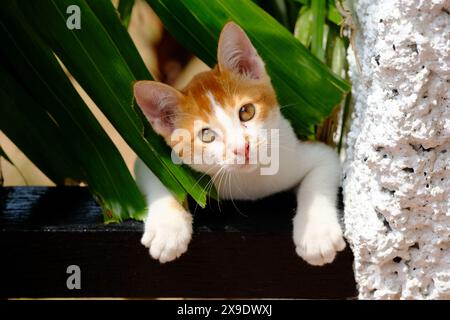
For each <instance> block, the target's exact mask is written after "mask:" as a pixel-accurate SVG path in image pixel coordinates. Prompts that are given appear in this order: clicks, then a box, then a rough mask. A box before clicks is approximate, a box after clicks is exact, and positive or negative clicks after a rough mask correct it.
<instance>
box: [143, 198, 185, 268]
mask: <svg viewBox="0 0 450 320" xmlns="http://www.w3.org/2000/svg"><path fill="white" fill-rule="evenodd" d="M163 209H165V210H161V209H158V210H153V211H150V213H149V216H148V218H147V220H146V222H145V232H144V235H143V236H142V239H141V243H142V244H143V245H144V246H145V247H147V248H149V252H150V255H151V256H152V258H154V259H156V260H159V261H160V262H161V263H165V262H168V261H172V260H174V259H176V258H178V257H180V256H181V255H182V254H183V253H184V252H186V250H187V248H188V245H189V242H190V241H191V237H192V217H191V215H190V214H189V213H187V212H186V211H185V210H184V209H182V208H181V207H180V208H179V209H178V208H177V209H175V208H171V207H168V208H163Z"/></svg>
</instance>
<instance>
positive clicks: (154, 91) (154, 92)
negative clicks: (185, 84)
mask: <svg viewBox="0 0 450 320" xmlns="http://www.w3.org/2000/svg"><path fill="white" fill-rule="evenodd" d="M134 96H135V98H136V101H137V103H138V105H139V107H140V108H141V109H142V111H143V112H144V114H145V116H146V117H147V119H148V120H149V121H150V123H151V125H152V127H153V129H154V130H155V131H156V132H157V133H159V134H160V135H162V136H164V137H166V138H167V137H168V136H169V135H170V134H171V133H172V132H173V130H174V129H175V118H176V114H177V113H178V112H179V106H180V99H181V97H182V94H181V93H180V92H179V91H177V90H176V89H174V88H172V87H170V86H168V85H165V84H162V83H159V82H155V81H138V82H136V83H135V84H134Z"/></svg>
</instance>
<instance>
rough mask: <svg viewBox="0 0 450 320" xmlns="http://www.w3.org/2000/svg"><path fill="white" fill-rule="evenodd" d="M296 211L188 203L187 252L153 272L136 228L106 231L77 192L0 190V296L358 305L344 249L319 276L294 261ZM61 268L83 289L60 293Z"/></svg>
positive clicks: (280, 198) (285, 201)
mask: <svg viewBox="0 0 450 320" xmlns="http://www.w3.org/2000/svg"><path fill="white" fill-rule="evenodd" d="M235 206H236V207H237V208H238V209H239V210H237V209H236V207H235ZM295 206H296V204H295V196H294V195H293V194H290V193H283V194H279V195H275V196H273V197H270V198H267V199H264V200H262V201H258V202H235V203H231V202H225V201H223V202H220V210H219V206H218V204H217V203H216V202H213V201H212V202H211V206H210V207H209V208H208V209H204V210H202V209H200V207H198V208H196V209H195V207H196V206H195V204H191V208H192V211H193V212H194V211H195V213H194V221H195V222H194V236H193V240H192V242H191V244H190V246H189V250H188V252H187V253H185V254H184V255H183V256H182V257H181V258H180V259H178V260H176V261H175V262H171V263H167V264H160V263H159V262H157V261H154V260H152V259H150V257H149V255H148V252H147V249H146V248H144V247H143V246H142V245H141V244H140V241H139V240H140V237H141V233H142V229H143V225H142V223H139V222H136V221H126V222H124V223H122V224H118V225H104V224H103V222H102V215H101V210H100V208H99V207H98V205H97V204H96V203H95V202H94V200H93V199H92V197H91V195H90V194H89V192H88V191H87V190H86V189H85V188H81V187H55V188H46V187H15V188H9V187H6V188H0V252H2V257H3V258H2V261H1V263H0V277H1V279H0V282H1V285H0V297H3V298H7V297H147V298H155V297H196V298H202V297H205V298H216V297H229V298H331V299H334V298H336V299H346V298H354V297H356V295H357V293H356V284H355V280H354V275H353V267H352V263H353V256H352V253H351V251H350V250H349V249H348V248H347V249H346V250H345V251H344V252H341V253H339V254H338V256H337V258H336V260H335V262H334V263H333V264H331V265H328V266H325V267H320V268H319V267H312V266H309V265H307V264H306V263H305V262H303V261H302V260H301V259H300V258H299V257H298V256H297V255H296V254H295V250H294V245H293V242H292V230H291V229H292V226H291V220H292V217H293V213H294V209H295ZM194 209H195V210H194ZM69 265H78V266H79V267H80V268H81V290H69V289H67V287H66V280H67V277H68V276H69V275H68V274H67V273H66V269H67V267H68V266H69Z"/></svg>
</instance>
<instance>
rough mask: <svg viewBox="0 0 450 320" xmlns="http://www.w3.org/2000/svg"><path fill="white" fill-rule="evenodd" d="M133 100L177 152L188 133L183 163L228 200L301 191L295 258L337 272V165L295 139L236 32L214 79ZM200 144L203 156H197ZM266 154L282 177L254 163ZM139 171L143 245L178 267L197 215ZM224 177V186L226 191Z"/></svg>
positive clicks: (158, 88) (223, 41) (225, 36)
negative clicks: (180, 134)
mask: <svg viewBox="0 0 450 320" xmlns="http://www.w3.org/2000/svg"><path fill="white" fill-rule="evenodd" d="M134 95H135V97H136V101H137V103H138V105H139V106H140V107H141V109H142V110H143V112H144V114H145V115H146V117H147V118H148V120H149V121H150V123H151V125H152V126H153V129H154V130H155V131H156V132H157V133H159V134H160V135H162V136H163V137H164V138H165V140H166V142H167V144H168V145H170V146H171V147H172V148H175V147H176V145H177V144H178V147H179V143H180V142H179V140H177V139H173V133H174V132H175V131H177V130H179V129H183V130H184V132H188V133H190V136H191V139H184V141H183V142H182V144H184V145H182V147H183V149H182V150H183V152H179V151H177V154H178V156H179V157H180V159H181V160H182V161H183V162H185V163H187V164H189V165H190V166H191V167H192V168H193V169H195V170H197V171H200V172H203V173H206V174H208V175H210V176H211V178H212V181H213V182H214V184H215V187H216V189H217V191H218V193H219V196H220V197H221V198H222V199H230V198H232V199H243V200H255V199H259V198H262V197H266V196H268V195H271V194H274V193H277V192H280V191H284V190H289V189H294V190H296V193H297V201H298V207H297V213H296V215H295V217H294V219H293V229H294V230H293V238H294V243H295V246H296V252H297V254H298V255H299V256H300V257H302V258H303V259H304V260H306V261H307V262H308V263H310V264H312V265H323V264H325V263H330V262H332V261H333V259H334V257H335V255H336V252H337V251H340V250H343V249H344V247H345V242H344V239H343V237H342V231H341V227H340V225H339V222H338V215H337V208H336V204H337V203H336V202H337V191H338V186H339V176H340V162H339V159H338V156H337V155H336V153H335V152H334V151H333V150H332V149H331V148H329V147H328V146H326V145H324V144H321V143H311V142H301V141H299V140H298V139H297V137H296V135H295V133H294V130H293V129H292V127H291V125H290V123H289V122H288V121H287V120H286V119H285V118H284V117H283V115H282V114H281V112H280V107H279V105H278V103H277V99H276V95H275V92H274V89H273V87H272V85H271V82H270V78H269V76H268V74H267V73H266V70H265V67H264V63H263V61H262V59H261V58H260V56H259V55H258V53H257V52H256V49H255V48H254V47H253V45H252V44H251V42H250V40H249V38H248V37H247V35H246V34H245V32H244V31H243V30H242V29H241V28H240V27H239V26H237V25H236V24H235V23H233V22H230V23H228V24H226V25H225V27H224V28H223V30H222V33H221V35H220V39H219V47H218V65H217V66H216V67H215V68H214V69H213V70H211V71H207V72H203V73H201V74H198V75H197V76H195V77H194V78H193V79H192V81H191V82H190V84H189V85H188V86H187V87H186V88H185V89H184V90H182V91H178V90H176V89H174V88H172V87H169V86H167V85H165V84H162V83H158V82H154V81H138V82H137V83H136V84H135V86H134ZM199 124H200V125H199ZM261 129H266V130H277V132H278V133H279V134H278V138H279V141H275V142H273V141H271V142H269V140H268V139H267V138H266V137H263V136H262V133H261V132H264V130H261ZM194 144H196V145H198V146H200V147H199V148H193V147H192V145H194ZM261 148H266V149H268V150H269V152H270V153H271V154H275V153H276V154H278V158H277V159H276V161H277V162H278V163H277V165H276V170H275V172H272V173H270V174H262V172H261V167H262V165H261V163H259V162H258V160H256V161H249V159H250V158H251V159H254V158H256V156H255V155H256V154H257V153H258V151H259V149H261ZM227 150H232V152H227ZM199 152H200V153H201V155H198V154H197V153H199ZM205 155H207V156H208V157H209V159H212V161H207V162H206V163H203V162H195V161H194V162H195V163H193V161H192V159H193V157H195V156H200V157H201V156H205ZM239 159H242V160H243V161H239ZM236 160H238V161H236ZM135 171H136V172H135V173H136V179H137V183H138V185H139V187H140V189H141V191H142V192H143V194H144V195H145V197H146V200H147V204H148V216H147V218H146V220H145V231H144V235H143V237H142V240H141V242H142V244H143V245H144V246H146V247H147V248H149V251H150V255H151V256H152V257H153V258H155V259H158V260H159V261H160V262H167V261H171V260H174V259H176V258H178V257H180V255H181V254H183V253H184V252H185V251H186V250H187V247H188V244H189V242H190V240H191V237H192V216H191V214H190V213H189V212H188V211H187V210H186V209H185V208H184V207H183V206H182V205H181V204H180V203H179V202H178V201H177V200H175V198H174V197H173V195H172V194H171V193H170V192H169V191H168V190H167V189H166V188H165V187H164V185H163V184H162V183H161V182H160V181H159V180H158V178H157V177H156V176H155V175H154V174H153V173H152V172H151V171H150V170H149V169H148V168H147V166H146V165H145V164H144V163H143V162H142V161H140V160H139V159H138V160H137V161H136V166H135ZM223 175H226V181H227V183H220V181H223V180H224V179H223ZM219 178H222V179H219Z"/></svg>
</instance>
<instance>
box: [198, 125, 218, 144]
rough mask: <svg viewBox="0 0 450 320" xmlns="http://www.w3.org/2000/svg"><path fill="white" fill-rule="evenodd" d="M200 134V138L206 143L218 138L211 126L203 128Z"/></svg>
mask: <svg viewBox="0 0 450 320" xmlns="http://www.w3.org/2000/svg"><path fill="white" fill-rule="evenodd" d="M198 136H199V138H200V140H202V141H203V142H205V143H211V142H213V141H214V140H216V133H215V132H214V130H211V129H209V128H203V129H202V130H200V131H199V133H198Z"/></svg>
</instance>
